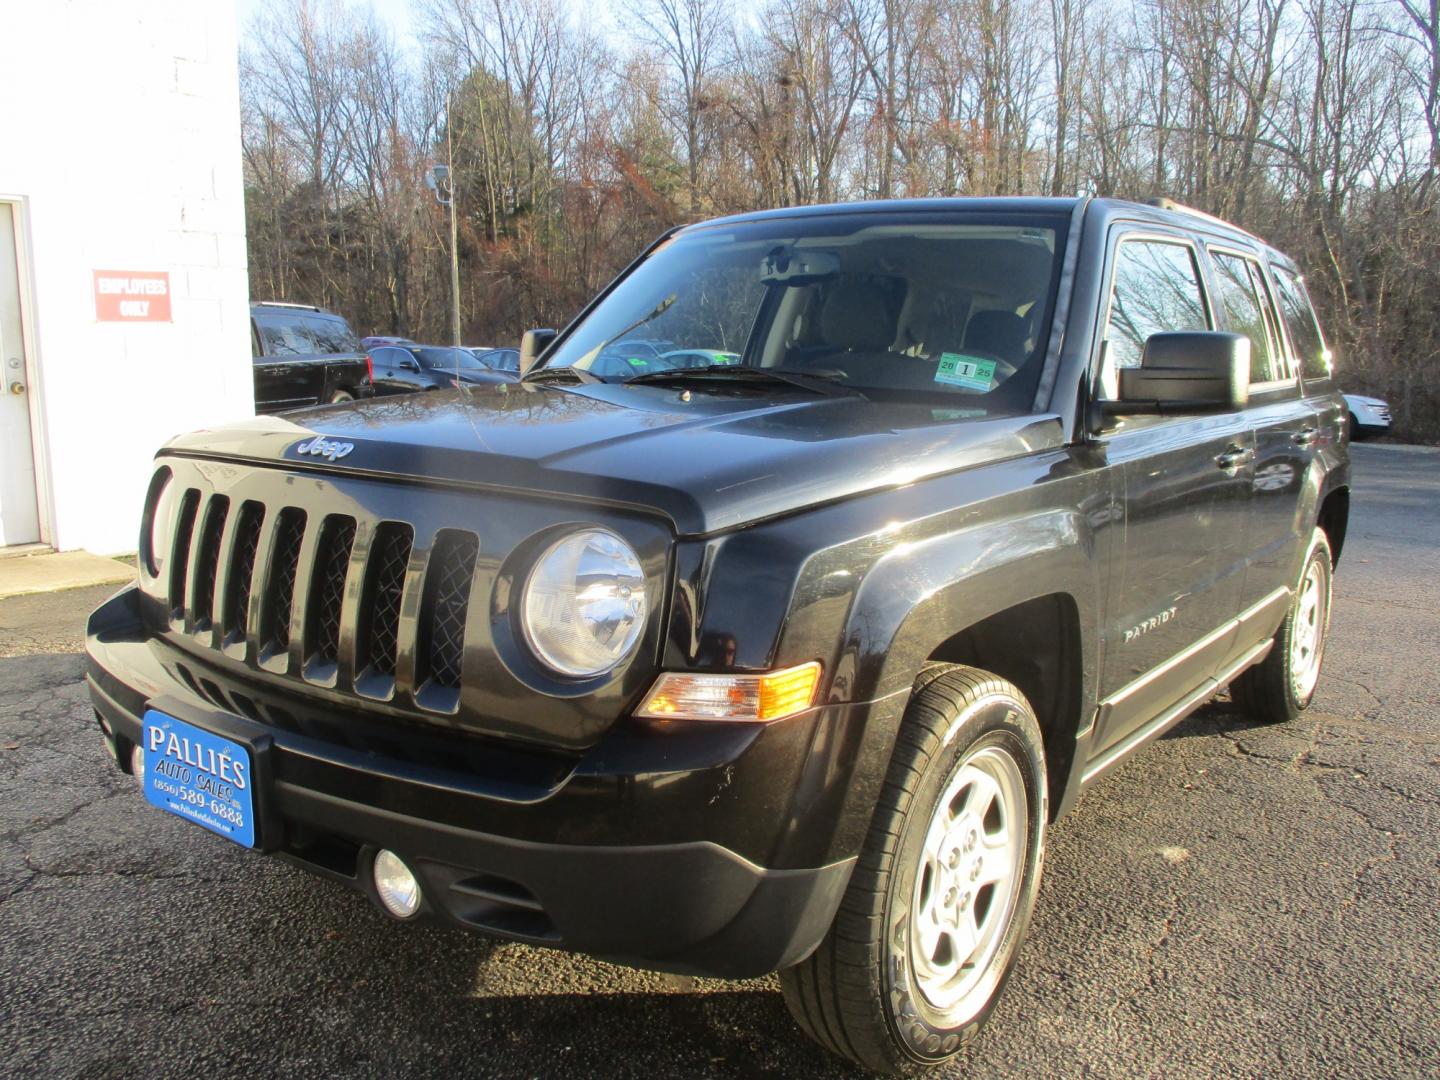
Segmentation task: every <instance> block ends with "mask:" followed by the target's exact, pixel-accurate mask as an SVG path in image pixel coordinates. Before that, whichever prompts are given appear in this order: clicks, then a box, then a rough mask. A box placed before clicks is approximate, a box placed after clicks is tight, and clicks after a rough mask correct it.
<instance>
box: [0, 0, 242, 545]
mask: <svg viewBox="0 0 1440 1080" xmlns="http://www.w3.org/2000/svg"><path fill="white" fill-rule="evenodd" d="M0 27H3V32H4V37H5V39H6V42H7V45H6V48H5V50H4V52H5V59H4V62H3V63H0V115H3V116H4V120H3V122H0V199H8V198H18V199H19V200H20V201H21V207H22V211H21V213H22V217H21V221H22V227H23V229H24V234H25V235H24V248H25V251H24V252H22V256H21V259H22V275H23V274H25V273H26V270H27V269H28V284H29V288H30V291H31V300H32V307H31V311H30V315H31V325H32V327H33V331H34V333H33V336H32V340H31V341H30V342H29V347H30V352H31V354H32V355H31V359H32V375H33V381H32V386H31V389H32V391H33V392H34V393H35V394H36V395H37V398H36V403H35V405H34V409H35V410H36V412H37V413H38V416H39V419H40V425H39V428H38V429H37V430H36V431H35V432H34V433H33V434H34V438H35V442H36V446H37V451H38V453H37V461H36V465H37V469H38V471H39V475H40V479H39V487H40V489H41V503H40V516H41V519H42V521H45V520H47V518H48V524H49V528H48V530H47V539H48V540H49V542H50V543H51V544H52V545H53V546H54V547H56V548H57V549H62V550H64V549H70V548H86V549H88V550H91V551H95V552H100V553H107V554H108V553H115V552H125V551H133V550H135V546H136V535H137V529H138V525H139V518H140V508H141V502H142V500H143V498H144V493H145V488H146V484H147V482H148V480H149V473H150V458H151V456H152V455H153V453H154V452H155V450H156V448H157V447H158V446H159V445H160V444H161V443H162V442H163V441H164V440H165V439H167V438H168V437H169V436H171V435H173V434H175V433H177V432H180V431H185V430H190V429H193V428H197V427H203V426H206V425H208V424H212V423H216V422H221V421H225V420H231V419H235V418H237V417H241V416H250V415H253V413H254V385H253V376H252V371H251V360H250V344H249V342H250V329H249V309H248V300H249V297H248V286H247V282H246V267H245V219H244V189H243V185H242V180H241V170H240V160H241V159H240V105H239V76H238V71H237V38H236V34H237V29H236V13H235V4H234V0H203V2H200V3H196V2H195V0H44V2H43V3H23V4H22V3H6V4H4V5H3V9H0ZM27 255H28V261H29V265H28V268H27V267H25V266H24V265H23V263H24V262H25V258H26V256H27ZM94 270H148V271H153V270H160V271H168V272H169V274H170V292H171V305H172V319H173V321H172V322H169V323H116V322H97V321H96V318H95V303H94V287H93V282H92V277H91V274H92V271H94ZM47 503H48V505H47Z"/></svg>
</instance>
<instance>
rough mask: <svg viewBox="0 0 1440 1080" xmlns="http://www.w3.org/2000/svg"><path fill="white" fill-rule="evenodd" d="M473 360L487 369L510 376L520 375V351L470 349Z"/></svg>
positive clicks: (508, 349)
mask: <svg viewBox="0 0 1440 1080" xmlns="http://www.w3.org/2000/svg"><path fill="white" fill-rule="evenodd" d="M470 351H471V352H472V353H474V354H475V359H476V360H479V361H480V363H482V364H484V365H485V366H486V367H488V368H494V369H495V370H496V371H508V372H510V374H512V375H519V374H520V350H519V349H510V348H504V347H502V348H498V349H494V348H484V349H482V348H472V349H471V350H470Z"/></svg>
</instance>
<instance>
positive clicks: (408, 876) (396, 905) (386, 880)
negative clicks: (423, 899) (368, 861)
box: [375, 850, 420, 919]
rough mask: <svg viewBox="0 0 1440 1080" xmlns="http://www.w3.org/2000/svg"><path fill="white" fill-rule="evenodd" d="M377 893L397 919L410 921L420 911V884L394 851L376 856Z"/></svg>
mask: <svg viewBox="0 0 1440 1080" xmlns="http://www.w3.org/2000/svg"><path fill="white" fill-rule="evenodd" d="M375 891H376V892H377V893H379V895H380V903H381V904H383V905H385V910H386V911H388V912H389V913H390V914H391V915H394V916H395V917H396V918H397V919H408V918H410V916H411V915H414V914H415V913H416V912H417V911H419V910H420V882H418V881H416V880H415V875H414V874H412V873H411V872H410V868H409V867H408V866H406V865H405V863H404V861H403V860H402V859H401V858H400V856H399V855H396V854H395V853H394V852H393V851H388V850H382V851H381V852H380V853H379V854H377V855H376V856H375Z"/></svg>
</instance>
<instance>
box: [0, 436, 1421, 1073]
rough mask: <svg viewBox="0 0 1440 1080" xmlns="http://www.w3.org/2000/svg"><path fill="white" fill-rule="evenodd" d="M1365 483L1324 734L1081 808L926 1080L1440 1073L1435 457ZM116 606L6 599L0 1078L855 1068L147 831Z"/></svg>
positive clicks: (1207, 740) (1380, 452) (1252, 737)
mask: <svg viewBox="0 0 1440 1080" xmlns="http://www.w3.org/2000/svg"><path fill="white" fill-rule="evenodd" d="M1354 457H1355V493H1354V501H1353V505H1352V516H1351V524H1350V534H1349V537H1348V538H1347V540H1346V544H1345V552H1344V556H1343V558H1342V561H1341V564H1340V572H1339V574H1338V576H1337V579H1336V588H1337V599H1336V604H1335V611H1334V623H1333V629H1332V636H1331V640H1330V645H1329V653H1328V657H1327V659H1326V667H1325V672H1324V675H1323V676H1322V679H1321V683H1320V690H1319V694H1318V696H1317V698H1316V701H1315V704H1314V706H1313V707H1312V708H1311V710H1310V711H1309V712H1307V713H1306V714H1305V716H1304V717H1303V718H1302V719H1301V720H1300V721H1299V722H1298V723H1295V724H1293V725H1289V726H1284V727H1276V726H1258V725H1254V724H1252V723H1250V722H1249V721H1247V720H1245V719H1244V718H1243V717H1241V716H1238V715H1237V714H1236V713H1234V712H1233V711H1232V710H1231V709H1230V707H1229V706H1228V704H1227V703H1226V702H1225V701H1224V700H1221V701H1219V702H1216V703H1212V704H1211V705H1208V706H1206V707H1205V708H1204V709H1202V710H1201V711H1200V712H1198V713H1196V714H1195V715H1194V716H1192V717H1191V718H1190V719H1189V720H1188V721H1186V722H1185V723H1184V724H1182V725H1181V726H1179V727H1178V728H1176V729H1175V730H1174V731H1173V732H1171V733H1170V734H1169V735H1168V736H1167V737H1165V738H1163V739H1161V740H1159V741H1158V742H1156V743H1154V744H1152V745H1150V746H1148V747H1146V748H1145V749H1143V750H1142V751H1141V752H1140V753H1139V754H1138V755H1136V756H1135V757H1133V758H1131V759H1130V760H1129V761H1128V762H1126V763H1125V764H1123V765H1121V766H1119V767H1117V768H1115V769H1112V770H1111V771H1110V772H1109V773H1108V774H1107V775H1106V777H1105V779H1103V780H1102V781H1101V782H1100V783H1099V784H1098V785H1097V786H1096V787H1095V788H1093V789H1092V790H1091V791H1090V792H1088V793H1087V794H1086V795H1085V797H1084V798H1083V799H1082V801H1081V803H1080V806H1079V809H1078V810H1077V811H1076V813H1074V814H1073V815H1071V816H1070V817H1069V818H1067V819H1065V820H1064V821H1062V822H1060V823H1059V824H1058V825H1057V826H1056V827H1055V828H1054V829H1053V830H1052V832H1051V836H1050V844H1049V849H1048V854H1047V868H1046V878H1045V881H1044V884H1043V885H1042V888H1041V895H1040V903H1039V906H1038V908H1037V910H1036V915H1035V920H1034V922H1033V924H1032V927H1031V931H1030V937H1029V942H1028V944H1027V945H1026V947H1025V950H1024V952H1023V954H1022V956H1021V959H1020V964H1019V967H1018V969H1017V970H1016V973H1015V976H1014V978H1013V979H1012V981H1011V983H1010V987H1009V990H1008V991H1007V993H1006V996H1005V998H1004V1000H1003V1001H1002V1002H1001V1003H1000V1005H999V1007H998V1009H997V1010H996V1012H995V1015H994V1018H993V1019H992V1021H991V1023H990V1025H989V1027H988V1028H987V1029H986V1031H985V1032H984V1033H983V1034H982V1036H981V1037H980V1039H979V1040H978V1042H977V1044H976V1045H975V1046H974V1047H973V1048H972V1049H971V1051H970V1052H969V1053H968V1055H967V1057H966V1058H965V1060H964V1061H963V1062H961V1063H960V1064H958V1065H956V1066H954V1067H952V1068H950V1069H947V1070H945V1075H954V1076H959V1075H962V1074H963V1075H968V1076H974V1077H985V1078H989V1077H1000V1076H1024V1077H1037V1078H1038V1077H1044V1078H1047V1080H1049V1078H1054V1077H1072V1076H1075V1077H1078V1076H1087V1077H1157V1078H1159V1077H1163V1078H1166V1080H1171V1078H1191V1077H1193V1078H1197V1080H1198V1078H1210V1077H1255V1076H1262V1075H1263V1076H1296V1077H1325V1078H1331V1077H1356V1078H1360V1077H1365V1078H1369V1077H1374V1076H1377V1075H1383V1076H1397V1077H1398V1076H1416V1077H1419V1076H1426V1077H1429V1076H1435V1075H1437V1074H1440V1023H1437V1021H1436V1019H1435V1017H1436V1013H1437V1007H1440V974H1437V959H1440V957H1437V952H1440V671H1437V663H1436V660H1437V657H1440V555H1437V547H1436V538H1437V537H1440V452H1416V451H1410V450H1407V449H1405V448H1392V447H1381V446H1360V447H1357V448H1356V451H1355V455H1354ZM109 591H110V589H109V588H108V587H106V588H101V589H87V590H76V591H74V592H70V593H58V594H51V595H49V596H41V597H21V598H16V599H13V600H7V601H0V1073H3V1074H5V1075H22V1074H31V1073H41V1074H45V1075H59V1076H77V1077H78V1076H84V1077H100V1076H130V1075H140V1074H143V1075H149V1076H159V1075H179V1074H198V1073H200V1072H204V1073H207V1074H210V1075H216V1076H230V1075H240V1074H261V1075H275V1074H280V1073H297V1074H314V1073H343V1074H346V1075H353V1076H370V1075H376V1076H378V1075H395V1074H402V1075H406V1074H408V1075H429V1074H441V1073H444V1074H463V1075H477V1076H541V1075H543V1076H577V1077H579V1076H586V1077H588V1076H595V1075H603V1076H635V1077H651V1076H656V1075H677V1076H680V1075H683V1076H687V1077H690V1076H696V1077H698V1076H715V1077H751V1076H757V1075H764V1076H786V1077H821V1076H835V1075H851V1074H852V1073H851V1072H850V1070H847V1069H846V1068H845V1067H844V1066H841V1065H838V1064H837V1063H835V1062H833V1061H831V1060H829V1059H827V1058H825V1057H824V1056H823V1055H822V1054H821V1053H820V1052H819V1051H818V1050H816V1049H814V1048H812V1047H811V1046H810V1045H809V1044H808V1043H806V1042H805V1041H804V1039H803V1038H801V1037H800V1036H799V1035H798V1032H797V1031H796V1030H795V1028H794V1027H793V1026H792V1025H791V1023H790V1021H789V1018H788V1016H787V1015H786V1013H785V1009H784V1006H783V1004H782V1003H781V1000H780V997H779V993H778V989H777V986H776V984H775V982H774V980H773V979H761V980H755V981H752V982H743V983H737V982H722V981H718V980H703V979H688V978H681V977H675V976H664V975H656V974H650V973H645V972H637V971H632V970H628V969H624V968H618V967H613V966H610V965H607V964H604V963H601V962H599V961H596V960H591V959H588V958H586V957H577V956H568V955H564V954H558V953H551V952H546V951H542V950H536V949H531V948H528V947H525V946H521V945H515V944H508V943H498V942H492V941H487V940H484V939H481V938H479V937H476V936H472V935H465V934H462V933H460V932H457V931H450V930H443V929H437V928H434V927H422V926H399V925H396V924H393V923H391V922H388V921H387V920H385V919H384V918H383V917H382V916H380V915H379V914H377V913H376V912H375V911H373V910H372V909H371V908H370V907H369V906H368V905H367V904H366V903H365V902H364V901H363V900H361V899H360V898H359V897H357V896H353V895H351V894H349V893H348V892H345V891H342V890H340V889H339V888H338V887H335V886H332V885H330V884H328V883H326V882H322V881H318V880H315V879H313V878H311V877H309V876H308V875H306V874H305V873H303V872H302V871H299V870H297V869H294V868H292V867H290V866H288V865H286V864H283V863H280V862H278V861H275V860H267V859H262V858H258V857H255V856H252V855H250V854H249V853H247V852H245V851H242V850H240V849H239V848H236V847H233V846H231V845H229V844H227V843H225V842H224V841H222V840H220V839H218V838H216V837H214V836H212V835H210V834H209V833H206V832H205V831H204V830H201V829H198V828H195V827H194V826H192V825H189V824H187V823H185V822H183V821H180V820H178V819H171V818H169V817H166V816H164V815H162V814H160V813H159V812H158V811H154V810H152V809H150V808H149V807H147V806H145V805H144V804H143V801H142V799H141V797H140V795H139V793H138V790H137V788H136V786H135V784H134V782H133V781H132V780H131V779H130V778H129V777H127V776H125V775H124V774H122V773H120V772H119V771H118V770H117V769H116V768H115V767H114V766H113V765H111V764H110V762H109V759H108V757H107V756H106V754H105V752H104V749H103V746H102V743H101V740H100V738H99V736H98V734H97V732H96V730H95V727H94V722H93V720H92V718H91V714H90V709H89V706H88V703H87V701H86V696H85V693H84V687H83V683H82V682H81V679H82V675H83V661H82V659H81V657H80V654H79V649H80V640H81V637H80V631H81V626H82V624H83V620H84V616H85V614H86V613H87V612H88V611H89V610H90V608H92V607H93V606H94V605H95V604H97V603H99V601H100V600H102V599H103V598H104V597H105V595H107V594H108V592H109Z"/></svg>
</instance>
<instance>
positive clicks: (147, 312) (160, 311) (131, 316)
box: [93, 270, 170, 322]
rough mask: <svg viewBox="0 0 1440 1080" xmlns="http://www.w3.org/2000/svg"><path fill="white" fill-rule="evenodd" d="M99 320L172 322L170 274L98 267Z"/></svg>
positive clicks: (96, 290) (96, 293) (96, 302)
mask: <svg viewBox="0 0 1440 1080" xmlns="http://www.w3.org/2000/svg"><path fill="white" fill-rule="evenodd" d="M93 273H94V275H95V320H96V321H97V322H169V321H170V275H169V274H168V273H166V272H164V271H161V270H95V271H93Z"/></svg>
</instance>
